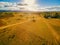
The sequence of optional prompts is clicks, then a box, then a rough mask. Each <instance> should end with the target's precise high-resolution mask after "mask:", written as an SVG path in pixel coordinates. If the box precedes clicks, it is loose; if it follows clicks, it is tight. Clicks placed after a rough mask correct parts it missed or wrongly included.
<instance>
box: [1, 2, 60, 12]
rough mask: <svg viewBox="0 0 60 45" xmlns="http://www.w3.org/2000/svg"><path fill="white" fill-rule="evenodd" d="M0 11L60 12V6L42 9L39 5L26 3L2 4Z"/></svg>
mask: <svg viewBox="0 0 60 45" xmlns="http://www.w3.org/2000/svg"><path fill="white" fill-rule="evenodd" d="M0 10H18V11H60V6H52V7H46V8H45V7H40V6H39V5H38V4H33V5H29V4H26V3H22V2H21V3H11V2H0Z"/></svg>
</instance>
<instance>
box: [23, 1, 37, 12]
mask: <svg viewBox="0 0 60 45" xmlns="http://www.w3.org/2000/svg"><path fill="white" fill-rule="evenodd" d="M23 3H24V4H27V5H26V6H25V8H26V10H29V11H36V10H37V6H36V5H37V3H36V0H23Z"/></svg>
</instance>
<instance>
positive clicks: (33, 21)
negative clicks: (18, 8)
mask: <svg viewBox="0 0 60 45" xmlns="http://www.w3.org/2000/svg"><path fill="white" fill-rule="evenodd" d="M0 45H60V12H0Z"/></svg>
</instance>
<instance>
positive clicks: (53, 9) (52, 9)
mask: <svg viewBox="0 0 60 45" xmlns="http://www.w3.org/2000/svg"><path fill="white" fill-rule="evenodd" d="M45 9H47V10H49V11H60V6H54V7H49V8H45Z"/></svg>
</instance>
